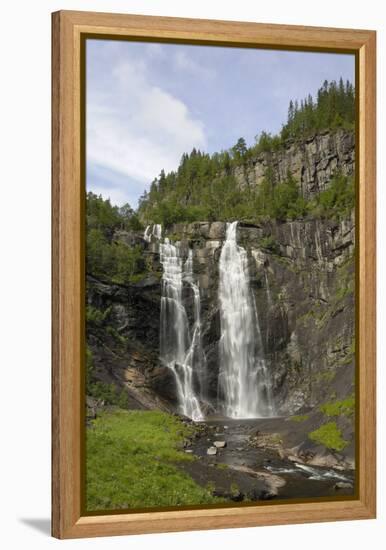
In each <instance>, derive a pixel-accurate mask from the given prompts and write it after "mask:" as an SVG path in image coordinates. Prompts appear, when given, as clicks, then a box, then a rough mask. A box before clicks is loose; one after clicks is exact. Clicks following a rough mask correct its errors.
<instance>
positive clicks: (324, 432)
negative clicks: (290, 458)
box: [308, 422, 348, 451]
mask: <svg viewBox="0 0 386 550" xmlns="http://www.w3.org/2000/svg"><path fill="white" fill-rule="evenodd" d="M308 437H309V439H311V441H314V442H315V443H320V444H321V445H324V446H325V447H327V449H332V450H334V451H343V449H344V448H345V447H347V445H348V442H347V441H346V440H345V439H343V437H342V432H341V431H340V429H339V428H338V426H337V425H336V422H328V423H327V424H323V425H322V426H320V428H318V429H317V430H315V431H313V432H310V433H309V434H308Z"/></svg>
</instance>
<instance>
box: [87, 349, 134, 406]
mask: <svg viewBox="0 0 386 550" xmlns="http://www.w3.org/2000/svg"><path fill="white" fill-rule="evenodd" d="M86 395H90V396H91V397H95V399H100V400H102V401H104V402H105V405H116V406H118V407H120V408H123V409H124V408H127V407H128V404H129V400H128V395H127V392H126V391H125V390H124V389H123V388H119V387H118V386H116V385H115V384H106V383H105V382H101V381H100V380H97V378H96V373H95V365H94V360H93V355H92V351H91V349H90V348H89V346H86Z"/></svg>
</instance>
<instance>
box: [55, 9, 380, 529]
mask: <svg viewBox="0 0 386 550" xmlns="http://www.w3.org/2000/svg"><path fill="white" fill-rule="evenodd" d="M52 29H53V56H52V77H53V80H52V109H53V121H52V193H53V202H52V204H53V209H52V247H53V265H52V267H53V309H52V315H53V325H52V326H53V332H52V337H53V353H52V439H53V442H52V476H53V478H52V479H53V481H52V534H53V536H55V537H58V538H75V537H93V536H102V535H103V536H106V535H123V534H138V533H153V532H165V531H184V530H193V529H218V528H230V527H242V526H254V525H276V524H283V523H303V522H319V521H332V520H349V519H366V518H374V517H375V509H376V474H375V471H376V463H375V462H376V459H375V389H376V388H375V360H376V358H375V322H376V321H375V292H376V290H375V185H376V183H375V177H376V174H375V169H376V165H375V154H376V153H375V145H376V142H375V134H376V132H375V93H376V92H375V83H376V76H375V53H376V34H375V32H374V31H368V30H352V29H334V28H317V27H300V26H286V25H271V24H258V23H239V22H231V21H211V20H199V19H179V18H178V19H177V18H169V17H148V16H146V17H145V16H137V15H135V16H134V15H118V14H114V15H113V14H107V13H91V12H90V13H89V12H74V11H60V12H56V13H54V14H53V17H52ZM84 34H93V35H106V36H108V37H109V38H111V37H112V36H114V37H122V38H123V37H132V38H133V39H138V40H141V39H153V40H156V41H157V40H158V41H172V42H173V41H175V42H183V41H185V42H187V43H205V44H218V45H219V44H223V45H242V46H246V47H253V46H256V47H264V48H281V49H296V50H321V51H336V52H351V53H354V54H356V59H357V82H356V86H357V88H356V89H357V94H359V109H358V112H359V120H357V127H358V129H357V145H356V151H357V157H356V163H357V164H356V167H357V179H358V186H357V211H356V213H357V218H356V221H357V230H356V235H357V237H356V250H357V278H356V285H357V293H356V297H357V300H356V314H357V336H359V338H357V349H356V360H357V364H358V366H357V376H358V380H357V386H358V391H357V397H358V401H357V427H358V428H359V432H358V434H357V437H358V440H359V445H357V446H358V447H359V449H358V455H357V458H358V459H359V465H358V466H359V476H358V483H357V487H358V491H357V496H356V497H355V498H354V499H353V500H336V501H331V500H330V501H323V500H320V501H315V502H305V503H296V504H294V503H290V502H289V501H288V502H287V503H284V504H275V503H272V502H271V503H265V504H262V505H255V506H250V507H236V506H234V507H227V508H206V509H199V510H197V509H191V510H181V511H174V510H173V511H161V510H160V511H155V512H154V511H152V512H143V513H142V512H141V513H125V514H113V515H111V514H107V513H106V514H105V515H100V514H98V515H92V516H91V515H84V514H82V503H81V496H80V495H81V479H82V467H83V466H82V464H81V446H82V445H81V441H80V439H81V437H80V435H81V433H82V430H81V426H82V422H83V420H84V413H83V412H82V405H81V404H82V403H83V401H82V391H83V382H82V379H81V372H82V370H81V365H82V361H83V357H82V355H83V351H84V350H83V347H82V342H83V341H84V340H83V339H84V330H85V329H84V311H83V310H84V302H83V296H84V293H83V292H84V267H83V265H84V258H83V255H82V251H83V250H84V243H83V238H84V237H83V233H84V231H83V226H82V220H83V219H84V218H83V213H82V209H83V208H84V189H83V187H82V185H83V178H82V173H83V172H82V171H83V169H84V167H83V163H84V160H82V155H81V150H82V146H83V145H82V144H81V131H80V129H81V127H82V124H84V113H82V112H81V99H82V98H81V91H80V90H81V86H80V79H81V73H80V68H81V48H82V36H84Z"/></svg>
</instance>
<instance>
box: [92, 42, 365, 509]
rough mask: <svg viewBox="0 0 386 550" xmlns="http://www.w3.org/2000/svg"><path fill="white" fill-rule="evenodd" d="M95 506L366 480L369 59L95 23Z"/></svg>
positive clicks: (290, 491)
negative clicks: (360, 341)
mask: <svg viewBox="0 0 386 550" xmlns="http://www.w3.org/2000/svg"><path fill="white" fill-rule="evenodd" d="M85 74H86V82H85V86H86V94H85V105H84V107H85V109H86V130H85V139H86V182H85V184H86V201H85V202H86V204H85V208H86V212H85V231H86V239H85V241H86V275H85V276H86V281H85V288H86V303H85V310H86V314H85V319H86V331H85V333H86V343H85V350H84V356H85V361H84V363H85V368H84V377H85V384H84V387H85V395H84V406H85V408H86V414H85V426H84V430H83V437H84V439H85V441H84V449H85V453H84V460H85V487H84V491H85V494H84V497H85V506H86V511H87V512H90V513H92V512H101V511H124V510H138V509H141V510H142V509H144V510H150V509H165V508H179V507H181V508H184V507H194V506H201V507H202V506H203V507H209V506H227V505H232V506H235V505H240V506H242V505H245V504H247V505H250V504H253V503H262V504H264V503H263V501H268V500H270V501H276V502H281V501H283V502H297V501H301V500H308V499H312V500H317V499H320V498H324V499H325V498H330V499H336V498H350V497H352V496H353V495H354V494H355V486H356V485H355V468H356V464H355V456H356V437H355V426H356V421H355V418H356V416H355V394H356V375H355V349H356V348H355V278H356V276H355V247H356V243H355V219H356V218H355V203H356V187H355V115H356V99H355V58H354V55H350V54H337V53H331V52H310V51H285V50H267V49H257V48H238V47H223V46H221V47H218V46H209V45H208V46H205V45H188V44H172V43H156V42H135V41H129V40H128V41H125V40H106V39H92V38H89V39H87V41H86V68H85Z"/></svg>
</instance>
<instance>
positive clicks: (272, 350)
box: [88, 218, 355, 414]
mask: <svg viewBox="0 0 386 550" xmlns="http://www.w3.org/2000/svg"><path fill="white" fill-rule="evenodd" d="M225 229H226V224H225V223H222V222H213V223H206V222H202V223H194V224H186V225H185V224H181V225H175V226H173V227H171V228H170V230H169V231H168V234H169V235H170V237H171V238H174V239H178V240H180V241H181V243H182V246H183V247H186V249H187V248H188V247H190V248H192V249H193V251H194V253H193V264H194V273H195V274H196V275H197V278H198V281H199V284H200V291H201V321H202V332H203V345H204V351H205V355H206V358H207V370H206V376H207V382H206V385H207V387H208V388H209V394H210V396H211V398H212V400H215V397H216V392H217V373H218V364H219V363H218V341H219V338H220V320H219V309H218V260H219V255H220V252H221V247H222V243H223V240H224V238H225ZM354 233H355V226H354V220H353V218H350V219H347V220H345V221H341V222H339V223H338V222H323V223H322V222H321V221H318V220H312V221H303V222H302V221H294V222H288V223H282V224H277V223H273V222H271V223H266V224H264V225H261V226H246V225H243V224H240V226H239V228H238V239H239V243H240V245H242V246H243V247H244V248H245V250H246V251H247V254H248V258H249V271H250V276H251V285H252V287H253V290H254V295H255V300H256V306H257V311H258V315H259V320H260V325H261V330H262V335H263V341H264V347H265V355H266V361H267V364H268V367H269V370H270V372H271V376H272V380H273V390H274V396H275V402H276V407H277V410H278V412H280V413H283V414H294V413H295V412H298V411H302V410H305V409H309V408H312V407H314V406H315V405H317V404H320V403H322V402H324V401H327V400H331V399H332V398H343V397H346V396H347V395H348V394H350V393H351V392H352V391H353V380H354V379H353V372H354V371H353V369H354V361H353V357H354V287H353V280H354V278H353V275H354ZM118 238H120V239H122V238H127V235H126V234H124V233H122V232H121V233H120V234H119V235H118ZM142 246H143V255H144V258H145V261H146V265H147V270H148V274H147V275H146V276H145V277H144V278H143V279H142V280H141V281H139V282H138V283H136V284H133V285H130V286H121V285H109V284H105V283H101V282H98V281H97V280H95V279H92V278H90V279H89V281H88V300H89V303H90V304H92V305H93V306H94V307H96V308H98V309H100V310H102V311H108V323H109V327H110V329H109V330H108V331H107V339H108V340H107V342H106V341H105V339H106V338H105V336H104V335H99V336H98V328H97V327H94V328H93V327H92V326H90V328H89V331H88V335H89V343H90V345H91V347H92V349H93V351H94V356H95V357H96V361H97V363H98V364H99V369H100V372H101V373H103V376H104V377H105V379H106V380H109V379H110V378H112V379H114V378H115V379H118V380H120V381H121V382H124V381H126V382H127V383H128V385H129V387H131V388H132V389H133V390H135V389H137V391H138V392H139V394H140V395H141V394H142V393H143V391H142V390H143V388H148V389H149V391H150V392H152V391H153V392H155V394H156V395H159V396H160V397H161V398H163V399H164V400H165V401H166V402H170V403H172V404H175V388H174V381H173V378H172V377H171V376H170V371H169V370H168V369H167V368H166V367H163V366H162V365H160V363H159V360H158V353H159V316H160V298H161V292H160V277H161V266H160V263H159V246H158V243H157V242H152V243H150V244H148V243H145V242H143V244H142ZM189 300H191V301H192V300H193V296H191V297H189V296H187V301H188V303H189ZM192 307H193V303H191V308H192ZM188 310H189V307H188ZM99 330H104V329H99ZM145 393H146V392H145ZM149 395H150V394H149ZM143 402H144V405H146V399H144V400H143Z"/></svg>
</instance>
